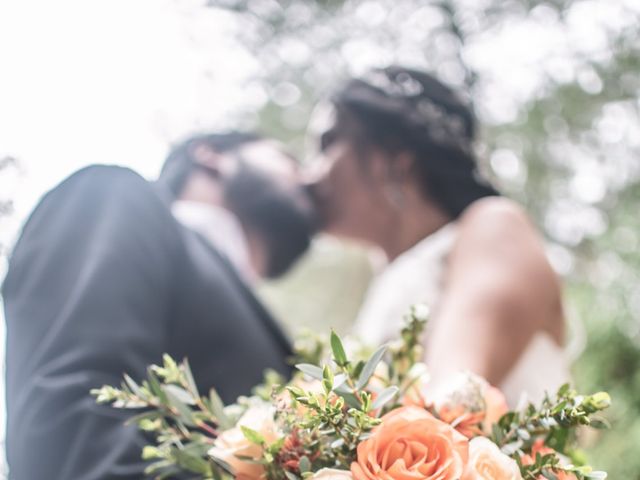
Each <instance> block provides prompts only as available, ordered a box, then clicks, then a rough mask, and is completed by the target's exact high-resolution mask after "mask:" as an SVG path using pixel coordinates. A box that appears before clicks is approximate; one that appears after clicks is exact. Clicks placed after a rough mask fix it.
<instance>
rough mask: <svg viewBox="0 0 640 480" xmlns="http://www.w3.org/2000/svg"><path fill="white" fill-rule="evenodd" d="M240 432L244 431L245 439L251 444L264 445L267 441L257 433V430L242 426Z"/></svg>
mask: <svg viewBox="0 0 640 480" xmlns="http://www.w3.org/2000/svg"><path fill="white" fill-rule="evenodd" d="M240 430H242V434H243V435H244V438H246V439H247V440H249V441H250V442H251V443H255V444H256V445H264V444H265V439H264V437H263V436H262V435H261V434H260V432H256V431H255V430H253V429H251V428H249V427H245V426H244V425H240Z"/></svg>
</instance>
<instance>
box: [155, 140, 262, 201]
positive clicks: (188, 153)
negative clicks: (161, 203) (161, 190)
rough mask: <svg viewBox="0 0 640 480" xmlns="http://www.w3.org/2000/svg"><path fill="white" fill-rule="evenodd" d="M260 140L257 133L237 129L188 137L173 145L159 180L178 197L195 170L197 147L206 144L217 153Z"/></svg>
mask: <svg viewBox="0 0 640 480" xmlns="http://www.w3.org/2000/svg"><path fill="white" fill-rule="evenodd" d="M259 140H262V137H261V136H260V135H258V134H257V133H252V132H236V131H232V132H226V133H203V134H197V135H193V136H191V137H188V138H186V139H184V140H182V141H181V142H179V143H177V144H175V145H173V147H172V148H171V150H170V152H169V155H168V156H167V158H166V159H165V161H164V165H163V166H162V171H161V172H160V176H159V178H158V181H159V182H160V183H162V184H163V185H165V186H166V187H167V188H168V189H169V191H170V192H171V193H172V194H173V195H174V196H175V197H178V196H179V195H180V193H182V190H183V188H184V185H185V183H186V181H187V179H188V178H189V175H190V174H191V173H192V172H193V170H194V166H195V161H194V159H193V152H194V151H195V149H196V148H197V147H199V146H202V145H204V146H207V147H209V148H210V149H211V150H213V151H215V152H217V153H225V152H231V151H234V150H237V149H239V148H240V147H242V146H243V145H245V144H248V143H253V142H257V141H259Z"/></svg>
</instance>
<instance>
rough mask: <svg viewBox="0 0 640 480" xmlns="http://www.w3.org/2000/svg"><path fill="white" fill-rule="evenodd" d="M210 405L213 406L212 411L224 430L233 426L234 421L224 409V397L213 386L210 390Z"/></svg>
mask: <svg viewBox="0 0 640 480" xmlns="http://www.w3.org/2000/svg"><path fill="white" fill-rule="evenodd" d="M209 405H210V407H211V413H213V416H214V417H216V420H217V421H218V426H219V427H220V428H221V429H222V430H228V429H230V428H231V427H233V422H232V421H231V419H230V418H229V417H228V416H227V414H226V413H225V411H224V403H222V399H221V398H220V396H219V395H218V392H216V391H215V389H213V388H212V389H211V390H209Z"/></svg>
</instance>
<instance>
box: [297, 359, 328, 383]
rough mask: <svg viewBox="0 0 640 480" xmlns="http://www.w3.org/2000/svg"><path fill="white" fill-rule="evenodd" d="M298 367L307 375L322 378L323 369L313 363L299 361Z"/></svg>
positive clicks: (317, 378)
mask: <svg viewBox="0 0 640 480" xmlns="http://www.w3.org/2000/svg"><path fill="white" fill-rule="evenodd" d="M296 368H297V369H298V370H300V371H301V372H302V373H304V374H305V375H309V376H310V377H311V378H315V379H316V380H322V369H321V368H320V367H317V366H316V365H311V364H310V363H299V364H297V365H296Z"/></svg>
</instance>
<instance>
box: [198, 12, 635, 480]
mask: <svg viewBox="0 0 640 480" xmlns="http://www.w3.org/2000/svg"><path fill="white" fill-rule="evenodd" d="M209 5H210V6H211V7H212V8H223V9H227V10H229V11H232V12H235V14H236V15H237V16H238V18H239V22H240V24H241V25H242V28H241V30H240V33H239V40H240V42H241V43H242V44H243V45H244V46H246V48H247V49H248V50H249V51H251V52H252V53H253V54H254V55H255V57H256V59H257V60H258V63H259V65H260V73H259V75H257V76H256V77H255V78H254V79H252V84H253V86H255V87H256V88H260V89H263V90H264V91H265V93H266V94H267V97H268V101H267V103H266V104H265V105H264V106H263V107H262V108H261V110H260V111H259V112H258V114H257V116H256V117H251V114H249V113H248V114H247V115H248V117H247V121H248V122H250V123H254V124H257V125H259V126H260V128H261V129H262V130H263V131H265V133H268V134H271V135H274V136H275V137H278V138H281V139H283V140H285V141H286V142H288V143H289V145H290V146H291V148H292V149H294V150H295V151H297V152H298V153H301V154H304V153H306V154H307V155H308V154H309V149H308V145H307V151H306V152H305V129H306V124H307V120H308V118H309V115H310V113H311V111H312V108H313V106H314V104H315V103H316V102H317V101H318V100H319V99H322V98H323V97H324V96H325V95H326V94H327V92H329V91H330V90H331V89H332V88H334V87H335V85H336V84H337V83H338V82H340V81H341V80H342V79H344V78H346V77H347V76H348V75H353V74H358V73H361V72H362V71H363V70H365V69H367V68H369V67H371V66H382V65H385V64H389V63H403V64H410V65H413V66H417V67H422V68H427V69H429V70H432V71H434V72H435V73H436V74H437V75H438V76H439V77H440V78H442V79H443V80H445V81H447V82H448V83H450V84H453V85H455V86H458V87H463V88H465V89H466V90H467V91H468V92H470V95H471V97H472V99H473V100H474V102H475V105H476V109H477V112H478V115H479V117H480V120H481V121H482V123H483V124H484V125H485V131H484V132H483V138H482V139H481V145H479V152H480V154H481V158H482V166H483V168H484V169H485V170H486V171H487V172H488V173H489V174H490V175H491V176H492V177H493V178H494V179H495V181H496V182H497V183H498V184H499V185H500V187H501V188H502V190H503V191H504V192H505V193H506V194H507V195H509V196H511V197H513V198H515V199H517V200H519V201H520V202H522V203H523V204H524V205H526V206H527V208H528V209H529V211H530V212H531V214H532V216H533V218H534V220H535V221H536V222H537V224H538V225H539V226H540V228H541V230H542V231H543V233H544V234H545V236H546V239H547V241H548V245H549V257H550V259H551V261H552V263H553V264H554V266H555V267H556V269H557V270H558V271H559V272H560V273H561V274H562V275H564V276H565V278H566V283H567V300H568V303H569V305H570V311H574V312H576V315H575V316H576V318H579V319H580V323H582V324H584V326H585V327H586V330H587V332H588V336H587V340H586V344H583V345H582V352H583V353H582V355H581V357H580V358H579V360H578V361H577V362H576V368H575V373H576V379H577V383H578V385H579V386H580V388H582V389H586V390H596V389H607V390H609V391H610V392H611V393H612V395H613V397H614V407H613V408H612V410H611V414H610V417H611V420H612V421H613V422H614V423H615V429H614V430H613V431H612V432H611V433H604V434H603V435H602V438H601V439H599V442H598V444H597V446H596V447H594V448H593V449H592V450H591V452H590V454H591V455H592V456H593V459H592V460H593V463H594V464H596V465H598V466H600V467H602V468H604V469H607V470H608V471H609V472H610V477H611V478H628V479H631V478H635V479H640V457H639V456H637V455H633V453H634V452H635V450H636V448H637V446H636V445H637V444H638V443H640V217H639V216H638V211H639V206H640V160H639V159H640V121H639V120H640V114H639V110H640V101H639V99H638V98H639V93H640V35H639V30H640V28H639V26H640V8H638V5H637V3H634V2H633V1H632V0H628V1H627V0H615V1H613V0H612V1H610V2H599V1H597V0H574V1H571V0H566V1H563V0H547V1H544V0H433V1H428V2H424V1H420V0H365V1H349V0H347V1H345V0H316V1H308V0H282V1H275V0H210V1H209ZM518 29H519V30H520V31H521V32H525V33H522V34H521V35H522V36H521V37H518V38H519V39H520V42H521V43H520V44H519V45H520V46H522V47H525V46H529V47H531V45H533V49H534V50H535V48H536V45H538V44H539V45H540V46H539V49H540V52H541V53H540V54H539V55H538V57H536V59H535V64H534V65H533V66H532V67H531V68H529V69H528V70H525V71H518V72H514V71H513V69H512V68H511V67H512V66H511V65H510V64H509V63H508V62H509V59H508V58H502V57H500V56H499V54H496V53H495V52H492V51H491V49H492V43H491V38H495V37H498V36H501V35H504V34H505V32H508V31H513V30H518ZM512 33H513V32H512ZM524 35H529V36H528V37H526V38H525V37H524ZM548 38H551V40H549V41H546V40H548ZM545 41H546V43H545ZM545 45H546V50H544V48H545ZM516 54H517V51H516ZM509 75H512V76H514V77H515V80H510V79H508V78H504V77H505V76H509ZM513 83H516V86H517V87H518V89H517V90H513V89H509V88H506V87H507V86H509V85H512V84H513ZM330 250H331V249H330ZM337 252H338V250H331V251H330V256H327V253H326V252H325V256H324V257H323V256H322V255H319V256H318V255H315V256H312V258H311V259H307V260H306V261H305V262H303V264H302V266H301V267H300V268H299V269H298V270H297V271H296V272H294V274H293V279H290V280H284V281H283V282H281V283H280V284H279V285H276V286H267V287H266V290H265V291H266V295H267V297H268V298H269V299H271V301H272V303H273V304H274V305H275V306H276V309H277V310H278V311H279V312H280V313H281V314H282V315H284V316H285V317H286V316H287V315H289V322H290V323H291V324H293V325H295V326H299V325H300V324H301V323H305V322H307V324H310V325H312V326H313V325H318V324H319V323H320V322H325V321H330V322H334V323H337V324H339V325H340V326H342V327H343V328H346V326H347V325H348V321H349V319H350V318H352V317H353V315H354V313H355V311H356V309H357V304H358V301H359V299H360V298H361V296H362V293H363V291H364V288H365V286H366V281H367V279H368V278H369V274H368V273H367V270H366V266H365V264H366V262H365V260H364V258H363V257H362V256H361V257H358V259H357V260H356V261H355V263H351V262H352V260H349V261H347V260H345V259H344V258H342V257H340V255H343V253H337ZM328 258H329V259H333V260H327V259H328ZM336 258H339V260H336ZM349 258H350V259H352V258H353V257H349ZM332 262H333V263H332ZM356 264H357V265H358V266H359V267H358V268H360V270H357V269H356V271H359V272H360V274H358V275H352V276H350V277H348V280H347V281H348V282H349V286H350V288H349V289H348V290H344V284H341V283H340V279H342V277H341V276H339V275H336V274H335V273H333V274H332V273H331V272H334V270H332V269H333V268H334V267H336V265H337V266H340V265H341V266H342V268H343V270H344V271H345V272H353V271H354V270H353V265H356ZM327 266H331V269H326V268H325V269H324V270H323V267H327ZM336 268H338V267H336ZM305 272H306V273H305ZM318 272H320V273H318ZM332 275H333V277H332ZM328 278H333V279H334V280H332V281H327V279H328ZM305 284H306V285H307V287H306V290H305V291H304V292H302V289H304V287H302V286H301V285H305ZM332 287H333V288H334V289H335V290H334V291H331V288H332ZM309 291H314V292H316V294H317V292H318V291H324V292H325V296H324V297H323V299H322V301H323V302H325V303H326V302H329V303H331V299H333V303H332V308H331V309H326V308H325V309H321V308H317V307H316V305H317V304H318V303H313V302H312V301H310V300H309V298H314V297H313V295H311V296H310V295H309ZM338 292H339V293H341V295H339V294H338ZM345 292H348V293H347V294H346V295H345ZM347 297H348V299H349V300H347V299H346V298H347ZM315 298H316V300H317V301H320V299H319V298H318V297H317V295H316V297H315ZM356 300H357V301H356ZM338 305H341V306H342V308H340V307H339V306H338ZM327 318H329V319H331V320H327ZM574 330H575V332H574V338H575V339H578V340H579V339H580V338H581V336H580V327H579V325H578V327H577V328H574ZM589 441H590V439H586V442H587V443H589ZM621 459H624V460H623V461H621Z"/></svg>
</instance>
